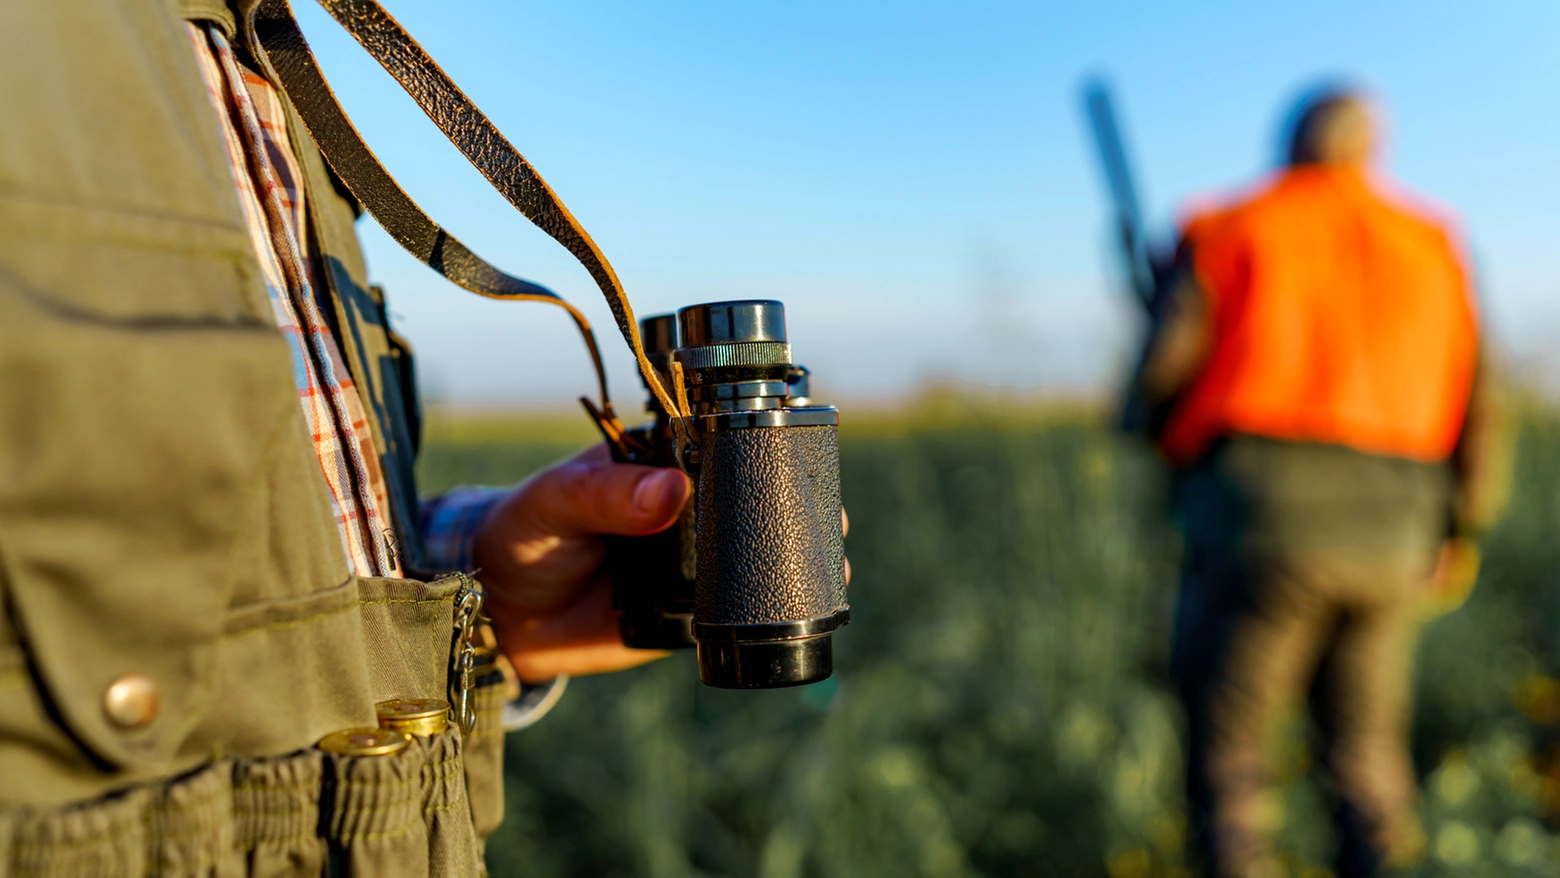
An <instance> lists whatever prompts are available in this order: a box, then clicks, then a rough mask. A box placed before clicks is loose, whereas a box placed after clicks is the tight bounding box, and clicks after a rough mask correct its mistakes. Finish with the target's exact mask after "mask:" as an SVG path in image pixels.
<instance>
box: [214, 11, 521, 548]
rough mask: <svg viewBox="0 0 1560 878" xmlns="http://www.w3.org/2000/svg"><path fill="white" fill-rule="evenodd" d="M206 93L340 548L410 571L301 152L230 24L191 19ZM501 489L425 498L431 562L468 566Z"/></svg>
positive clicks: (269, 89)
mask: <svg viewBox="0 0 1560 878" xmlns="http://www.w3.org/2000/svg"><path fill="white" fill-rule="evenodd" d="M187 27H188V30H189V36H190V40H191V42H192V43H193V44H194V47H195V56H196V58H197V59H198V61H199V64H200V69H201V74H202V75H203V76H204V78H205V81H206V91H207V94H208V95H209V96H210V98H211V102H212V106H213V107H215V108H216V111H217V118H218V120H219V123H220V124H219V127H220V129H221V131H222V139H223V142H224V143H225V144H226V146H227V156H228V163H229V166H230V167H231V169H232V171H233V181H234V183H235V184H236V186H237V188H238V195H239V203H240V204H241V206H242V207H243V211H244V219H245V221H246V225H247V226H248V227H249V236H250V240H251V241H252V242H253V244H254V248H255V256H256V257H257V258H258V260H259V262H260V273H261V277H262V278H263V279H264V281H265V289H266V293H267V295H268V296H269V298H270V301H271V310H272V313H273V314H274V316H275V317H276V324H277V326H278V327H279V328H280V329H281V332H282V336H283V337H284V338H285V339H286V340H287V345H288V349H289V350H290V351H291V353H292V362H293V381H294V382H295V383H296V385H297V387H298V399H299V402H300V403H301V404H302V406H303V414H304V418H305V419H306V421H307V423H308V427H309V433H310V436H311V438H312V439H313V442H314V452H315V455H316V457H318V459H319V462H320V470H321V472H322V473H323V474H324V476H325V484H326V485H327V487H329V489H330V498H331V506H332V509H333V511H334V512H335V516H336V523H337V525H338V526H339V529H340V531H341V541H342V546H343V548H344V549H345V550H346V554H347V560H348V562H349V564H350V565H351V568H352V572H353V573H355V574H357V575H358V576H401V575H402V572H401V560H400V558H398V557H397V551H396V540H395V538H394V533H393V530H392V528H391V524H390V519H389V515H388V510H389V508H390V507H389V502H388V500H387V498H386V487H385V479H384V475H383V473H382V472H381V471H380V468H379V455H378V453H377V452H376V451H375V449H374V442H373V434H372V432H371V431H370V430H369V426H368V417H367V414H366V413H365V410H364V406H363V400H362V397H360V396H359V395H358V392H357V388H356V387H355V386H354V385H353V382H352V375H351V372H350V371H348V369H347V367H346V361H345V360H344V358H343V357H342V355H341V347H340V345H338V344H337V343H336V338H335V336H334V335H333V334H332V333H331V330H330V326H329V324H327V323H326V321H325V317H324V315H323V313H322V312H321V306H322V304H323V305H324V306H325V307H329V304H328V299H327V298H325V297H324V296H323V295H321V293H320V291H321V290H322V286H321V285H320V284H318V283H317V282H316V277H315V273H314V268H313V261H312V260H311V259H310V258H309V250H308V244H309V236H308V235H306V234H303V230H304V229H306V228H308V217H307V213H306V210H305V207H306V206H305V204H304V193H303V188H302V184H301V181H302V179H303V175H302V173H301V172H300V170H299V167H298V161H297V158H296V156H295V154H294V152H293V149H292V141H291V139H290V138H289V136H288V133H287V117H286V113H285V112H284V110H283V104H282V102H281V99H280V97H279V96H278V95H277V93H276V89H275V88H274V87H273V86H272V85H271V83H270V82H269V81H267V80H266V79H265V78H264V77H262V76H260V75H259V74H257V73H254V72H253V71H250V70H248V69H246V68H244V67H243V66H242V65H240V64H239V63H238V60H237V59H236V58H235V57H234V54H233V49H232V47H231V46H230V45H229V44H228V41H227V40H226V39H225V38H224V37H223V36H222V34H221V32H220V31H218V30H217V29H216V28H215V27H212V26H210V25H207V24H200V23H193V22H192V23H189V24H188V25H187ZM502 493H503V492H502V491H498V490H496V489H483V488H471V489H464V490H460V491H454V492H451V493H449V494H447V495H445V496H443V497H439V498H435V499H433V500H430V501H427V502H425V503H424V504H423V508H422V509H421V511H420V514H419V518H420V522H419V523H420V532H421V533H422V535H423V540H424V544H425V546H426V555H425V557H424V558H423V559H422V566H424V567H426V568H429V569H431V570H440V571H442V570H470V569H471V567H472V563H471V549H472V542H473V541H474V540H475V538H476V533H477V529H478V527H479V526H480V525H481V523H482V520H483V518H484V517H485V516H486V515H487V512H488V510H489V509H491V508H492V506H493V504H494V503H495V502H497V500H498V498H499V497H500V496H502Z"/></svg>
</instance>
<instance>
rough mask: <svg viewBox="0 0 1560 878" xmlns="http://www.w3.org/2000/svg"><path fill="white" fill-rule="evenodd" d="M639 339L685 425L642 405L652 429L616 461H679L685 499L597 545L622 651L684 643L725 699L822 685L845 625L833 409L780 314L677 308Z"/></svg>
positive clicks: (727, 305)
mask: <svg viewBox="0 0 1560 878" xmlns="http://www.w3.org/2000/svg"><path fill="white" fill-rule="evenodd" d="M640 332H641V336H642V337H643V339H644V343H645V352H646V354H647V355H648V357H649V359H650V362H651V363H652V365H654V366H655V368H656V370H657V372H658V373H659V377H660V378H661V380H662V382H663V383H665V384H666V386H667V387H669V388H673V392H674V394H675V393H676V391H677V388H675V387H674V382H675V381H676V380H677V379H676V376H677V375H678V374H680V375H681V380H682V388H681V389H682V391H684V392H685V393H686V395H687V399H688V404H689V408H690V409H691V410H692V416H691V417H690V418H687V419H683V422H682V423H681V424H678V423H675V422H674V418H675V415H673V414H672V413H669V412H667V411H665V410H664V409H663V408H662V407H661V406H660V404H659V403H657V402H656V400H655V397H654V396H653V395H652V396H651V398H650V402H649V403H648V404H647V405H646V409H647V411H649V412H650V413H652V414H654V416H655V419H654V420H653V421H652V422H650V423H648V424H645V425H644V426H640V427H636V428H633V429H631V430H629V431H628V435H627V437H626V438H625V441H624V443H623V449H622V450H621V451H620V457H622V458H623V459H626V460H627V461H629V462H632V463H643V464H650V465H654V466H681V467H682V468H683V470H684V471H686V472H687V473H688V474H689V476H690V477H691V478H692V479H693V481H694V491H693V496H692V497H691V498H690V500H689V502H688V505H687V506H686V507H685V508H684V509H683V515H682V518H681V519H680V520H679V521H678V522H677V523H676V524H674V525H673V526H672V527H670V528H668V529H667V530H665V531H662V532H661V533H658V534H653V535H651V536H646V537H615V538H612V539H611V540H610V541H609V543H608V554H607V564H608V569H609V570H610V571H611V573H612V578H613V605H614V607H615V608H616V609H617V612H618V622H619V629H620V631H621V633H622V635H623V642H624V643H625V644H627V645H628V646H631V647H636V648H640V649H678V648H686V647H693V648H695V649H696V650H697V653H698V660H699V678H700V679H701V680H703V681H704V682H705V683H706V684H708V685H710V686H716V687H720V688H724V689H769V688H778V687H782V686H796V685H800V684H803V683H812V682H816V681H818V680H822V679H824V678H826V677H828V676H829V675H830V674H831V673H833V670H834V653H833V645H832V632H833V631H834V630H835V629H836V628H838V627H840V626H841V625H844V624H845V623H847V622H848V621H850V606H849V604H848V603H847V602H846V597H845V546H844V534H843V533H842V530H841V527H842V523H843V522H842V518H841V516H842V511H841V507H840V464H839V434H838V429H839V412H838V411H836V410H835V409H834V407H833V406H813V405H809V404H808V403H809V400H808V398H807V397H808V392H809V388H808V384H809V382H808V372H807V370H806V369H804V368H802V367H800V366H797V365H794V364H793V363H792V362H791V346H790V344H789V343H788V342H787V339H786V331H785V306H784V305H782V304H781V303H779V302H775V301H742V302H714V303H711V304H705V305H692V306H689V307H687V308H683V309H682V310H680V311H678V312H677V314H676V315H675V317H674V316H673V315H670V314H663V315H658V316H655V317H647V318H645V319H644V320H642V321H641V322H640ZM673 363H677V364H679V366H680V369H679V368H674V367H673Z"/></svg>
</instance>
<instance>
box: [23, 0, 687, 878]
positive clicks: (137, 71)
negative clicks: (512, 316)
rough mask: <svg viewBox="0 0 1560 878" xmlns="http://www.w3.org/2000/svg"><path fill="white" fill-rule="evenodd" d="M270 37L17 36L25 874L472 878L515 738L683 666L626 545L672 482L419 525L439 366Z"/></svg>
mask: <svg viewBox="0 0 1560 878" xmlns="http://www.w3.org/2000/svg"><path fill="white" fill-rule="evenodd" d="M260 5H262V4H261V3H258V2H256V0H238V2H234V3H232V4H228V3H224V2H222V0H188V2H166V0H78V2H72V3H50V2H41V0H35V2H6V3H0V117H3V118H4V120H5V122H4V126H3V133H0V229H3V231H0V874H5V875H35V874H49V875H99V876H109V875H126V876H132V875H148V874H157V875H163V874H179V875H185V874H188V875H196V874H200V875H211V874H221V875H237V874H260V875H320V874H333V875H336V874H343V875H344V874H353V875H372V876H408V875H430V874H432V875H462V876H464V875H477V874H480V873H481V872H482V871H483V867H482V843H483V840H484V839H485V838H486V836H487V834H488V833H490V832H491V831H492V830H493V829H494V828H495V827H496V826H497V825H498V823H499V819H500V814H501V811H502V807H503V789H502V774H501V770H500V765H499V763H500V761H501V759H502V753H503V735H502V734H501V732H502V730H503V728H504V727H506V726H507V727H515V726H519V725H523V724H525V723H527V722H530V721H534V720H535V719H536V718H537V717H538V716H539V715H540V714H541V713H542V712H544V711H545V710H546V709H547V707H548V706H550V705H551V704H552V703H553V702H554V701H555V700H556V699H557V697H558V695H559V694H560V693H561V691H562V685H563V681H564V680H565V679H566V678H567V675H568V674H580V673H591V672H597V671H608V670H614V669H618V668H622V667H627V666H630V665H633V664H638V663H642V662H644V661H648V660H650V659H652V658H655V657H656V656H657V655H658V653H655V652H646V651H643V650H630V649H628V648H626V647H625V646H623V644H622V642H621V639H620V637H619V635H618V628H617V618H616V615H615V613H614V612H613V609H612V600H611V597H612V596H611V588H610V582H609V579H608V577H607V576H606V574H605V573H604V571H603V569H602V558H603V554H604V551H605V550H604V547H603V541H602V536H601V535H602V534H616V535H629V536H633V535H642V534H649V533H654V532H656V531H659V530H662V529H664V528H666V527H667V526H668V525H670V524H672V523H673V522H675V521H676V520H677V519H678V516H679V514H680V512H681V510H682V507H683V504H684V502H685V500H686V499H687V497H688V493H689V484H688V480H687V478H686V477H685V476H684V475H683V474H682V473H681V472H679V471H677V470H674V469H666V468H655V467H649V466H639V465H633V464H626V463H614V462H613V461H612V460H611V459H610V457H609V455H608V454H607V452H606V449H605V447H604V446H602V447H598V448H597V449H595V450H592V451H589V452H586V453H585V454H582V455H581V456H579V457H577V458H575V459H574V460H572V461H568V462H565V463H563V464H560V465H558V466H555V467H553V468H552V469H549V470H547V471H544V472H542V473H540V474H538V475H536V476H534V477H533V478H532V479H531V480H529V481H528V482H526V483H525V484H524V485H521V486H519V487H518V488H512V489H502V490H500V489H467V490H462V491H458V492H455V493H453V494H450V495H446V496H441V497H433V498H426V499H422V500H419V498H418V494H417V490H416V486H415V484H414V481H413V472H414V469H413V464H414V462H415V458H416V454H417V447H418V440H419V432H420V431H419V420H420V417H419V406H418V402H417V397H416V388H415V386H414V384H413V370H412V363H411V354H410V351H409V349H408V348H407V346H406V345H405V344H404V343H403V342H402V341H401V339H400V338H398V337H397V336H396V335H395V334H394V333H392V332H391V331H390V329H389V324H388V318H387V315H388V313H389V311H388V308H387V305H386V303H385V298H384V292H383V291H382V290H379V289H378V288H376V287H371V286H369V284H368V281H367V277H366V272H365V270H364V265H363V257H362V253H361V252H360V251H359V249H358V242H357V239H356V236H355V231H354V220H355V219H356V217H357V213H358V205H357V203H356V202H355V201H354V200H353V199H352V198H350V197H349V196H347V195H346V194H345V190H344V188H343V186H342V185H341V183H340V181H339V180H338V179H337V178H336V177H335V176H334V175H333V174H332V173H331V172H330V171H329V170H328V169H327V167H326V165H325V163H324V162H323V160H322V158H321V153H320V150H319V149H318V148H317V146H316V144H315V143H314V142H313V141H312V140H311V139H310V137H309V134H308V132H307V130H306V129H305V128H304V126H303V125H302V124H301V123H300V121H299V117H298V115H297V113H296V112H295V108H294V106H293V104H292V103H291V102H290V101H289V99H288V97H287V95H286V94H285V93H284V92H283V91H282V90H281V89H280V88H279V87H278V86H277V85H276V83H275V82H274V81H273V79H272V78H271V77H272V73H271V72H270V70H269V68H268V67H267V66H266V65H264V64H262V63H260V62H258V61H257V60H256V55H255V54H251V51H250V49H251V47H253V45H254V42H253V40H254V32H253V31H252V28H253V27H255V26H256V24H255V23H256V21H257V20H258V21H259V22H260V23H261V24H260V26H262V27H263V26H265V22H266V21H267V20H268V19H269V20H271V21H273V22H274V20H275V19H274V18H269V17H270V16H274V14H275V13H276V9H275V8H274V6H275V4H274V2H273V3H272V4H271V6H272V7H273V8H272V9H270V10H269V11H267V10H264V9H262V10H261V13H260V15H258V16H256V15H255V14H254V13H255V11H256V7H257V6H260ZM452 295H455V293H452ZM538 366H539V367H541V366H542V364H538ZM462 571H465V572H467V573H470V572H473V571H480V572H477V573H476V576H477V577H478V578H480V581H481V584H482V585H483V586H485V588H486V602H485V604H484V603H483V602H482V601H481V599H480V595H479V593H478V590H477V588H476V586H475V584H474V580H473V578H472V577H471V576H466V575H460V573H461V572H462ZM483 616H487V617H490V618H491V622H492V626H491V628H492V630H493V631H496V635H497V636H496V640H495V639H494V638H493V636H492V635H491V634H489V633H488V629H487V628H486V627H485V626H484V625H483V624H482V621H483V620H482V617H483ZM501 655H502V657H503V658H507V664H508V666H509V667H507V668H506V665H505V662H504V661H503V660H502V659H501V657H500V656H501Z"/></svg>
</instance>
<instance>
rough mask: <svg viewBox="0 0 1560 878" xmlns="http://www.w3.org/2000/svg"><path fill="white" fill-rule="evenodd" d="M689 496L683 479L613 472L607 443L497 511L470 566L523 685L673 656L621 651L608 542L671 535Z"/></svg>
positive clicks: (528, 485) (616, 467) (664, 472)
mask: <svg viewBox="0 0 1560 878" xmlns="http://www.w3.org/2000/svg"><path fill="white" fill-rule="evenodd" d="M689 491H690V486H689V483H688V477H687V476H685V475H683V474H682V472H681V471H679V470H676V469H661V468H658V467H650V466H641V465H638V464H629V463H615V462H613V460H612V458H611V455H610V454H609V453H608V451H607V447H606V445H604V444H603V445H597V446H595V447H594V448H591V449H590V450H588V451H585V452H584V453H582V454H580V455H578V456H576V457H574V458H573V459H571V460H568V461H565V462H564V463H561V464H558V465H557V466H554V467H552V468H550V469H547V470H544V471H542V472H540V473H537V474H536V475H535V476H532V477H531V478H530V479H528V480H526V482H525V483H524V484H522V485H520V486H519V487H517V488H515V489H514V490H513V491H511V492H510V493H509V495H508V496H506V497H505V498H504V499H503V500H500V501H499V502H498V504H497V505H495V506H494V507H493V510H492V511H491V512H489V513H488V516H487V519H486V520H485V521H484V522H483V524H482V528H481V531H480V532H479V533H478V535H477V540H476V544H475V546H474V550H473V560H474V563H475V564H476V566H477V568H478V569H479V570H480V571H481V573H480V579H481V580H482V583H483V586H484V587H485V588H486V589H487V592H488V599H487V611H486V612H487V614H488V616H490V617H491V618H492V620H493V627H494V629H495V631H496V633H497V634H498V641H499V644H500V646H501V647H502V648H503V651H504V654H505V655H506V656H507V657H508V658H509V661H510V662H511V663H512V664H513V665H514V667H515V672H516V673H517V674H518V675H519V676H520V679H522V680H525V681H527V682H540V681H543V680H549V679H552V678H553V677H556V676H557V675H559V674H570V675H574V676H578V675H582V674H599V673H605V672H607V671H619V670H624V669H626V668H631V667H634V666H636V665H641V664H644V663H645V662H648V661H652V660H654V659H657V658H660V657H662V656H664V655H665V654H666V653H664V652H658V651H654V650H644V649H629V648H628V647H626V646H624V645H623V641H622V638H621V636H620V635H619V633H618V625H617V615H616V613H615V612H614V611H613V609H612V583H611V579H610V578H609V577H608V575H607V574H606V572H605V570H603V568H602V560H603V558H604V557H605V555H606V545H605V543H604V541H603V540H602V535H603V534H621V535H623V536H642V535H645V534H652V533H656V532H658V531H662V530H665V529H666V528H668V527H670V526H671V525H672V524H673V523H674V522H676V520H677V517H678V515H679V514H680V513H681V512H682V508H683V504H685V503H686V502H687V501H688V495H689Z"/></svg>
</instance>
